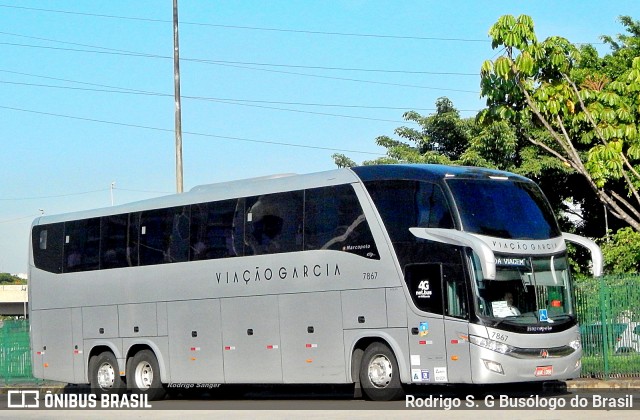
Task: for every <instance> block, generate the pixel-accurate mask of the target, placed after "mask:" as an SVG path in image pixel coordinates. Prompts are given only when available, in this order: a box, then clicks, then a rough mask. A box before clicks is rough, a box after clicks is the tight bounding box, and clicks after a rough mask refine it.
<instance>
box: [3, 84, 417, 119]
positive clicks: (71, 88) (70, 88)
mask: <svg viewBox="0 0 640 420" xmlns="http://www.w3.org/2000/svg"><path fill="white" fill-rule="evenodd" d="M0 83H3V84H10V85H19V86H32V87H44V88H51V89H63V90H80V91H89V92H103V93H119V94H127V95H146V96H160V97H170V96H172V95H169V94H167V93H155V92H127V91H123V90H107V89H95V88H81V87H73V86H53V85H43V84H36V83H24V82H10V81H6V80H0ZM182 98H183V99H192V100H199V101H207V102H216V103H222V104H227V105H237V106H246V107H251V108H260V109H272V110H276V111H286V112H296V113H300V114H311V115H322V116H327V117H337V118H349V119H356V120H366V121H380V122H391V123H397V124H402V123H406V121H399V120H390V119H384V118H373V117H361V116H357V115H344V114H332V113H328V112H317V111H305V110H300V109H290V108H280V107H275V106H267V105H256V104H250V103H243V102H240V101H234V100H232V99H228V100H225V99H217V98H207V97H197V96H188V95H182Z"/></svg>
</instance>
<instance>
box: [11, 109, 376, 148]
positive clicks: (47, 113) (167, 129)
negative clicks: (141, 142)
mask: <svg viewBox="0 0 640 420" xmlns="http://www.w3.org/2000/svg"><path fill="white" fill-rule="evenodd" d="M0 109H7V110H11V111H19V112H26V113H31V114H38V115H47V116H50V117H58V118H68V119H73V120H79V121H88V122H95V123H101V124H109V125H117V126H122V127H131V128H140V129H144V130H152V131H160V132H165V133H173V129H169V128H159V127H150V126H145V125H139V124H129V123H123V122H116V121H106V120H99V119H96V118H85V117H77V116H73V115H64V114H56V113H52V112H44V111H34V110H30V109H23V108H15V107H9V106H2V105H0ZM183 133H184V134H189V135H192V136H200V137H211V138H217V139H223V140H234V141H242V142H248V143H258V144H270V145H274V146H286V147H298V148H302V149H314V150H328V151H332V152H343V153H359V154H364V155H373V156H385V155H384V154H382V153H375V152H364V151H361V150H348V149H336V148H332V147H322V146H310V145H305V144H296V143H287V142H282V141H270V140H255V139H248V138H243V137H234V136H220V135H216V134H208V133H197V132H193V131H183Z"/></svg>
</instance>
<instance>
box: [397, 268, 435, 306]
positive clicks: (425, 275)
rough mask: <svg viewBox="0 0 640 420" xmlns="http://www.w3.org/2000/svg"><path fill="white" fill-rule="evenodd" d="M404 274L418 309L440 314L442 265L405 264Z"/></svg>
mask: <svg viewBox="0 0 640 420" xmlns="http://www.w3.org/2000/svg"><path fill="white" fill-rule="evenodd" d="M404 275H405V279H406V281H407V286H408V287H409V292H410V293H411V298H412V299H413V302H414V303H415V304H416V306H417V307H418V309H420V310H422V311H425V312H431V313H434V314H439V315H442V265H441V264H407V265H406V266H405V273H404Z"/></svg>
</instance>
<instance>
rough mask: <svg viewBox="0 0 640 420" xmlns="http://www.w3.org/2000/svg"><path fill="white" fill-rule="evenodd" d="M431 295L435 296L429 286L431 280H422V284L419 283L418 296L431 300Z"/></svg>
mask: <svg viewBox="0 0 640 420" xmlns="http://www.w3.org/2000/svg"><path fill="white" fill-rule="evenodd" d="M431 294H433V290H431V288H430V286H429V280H421V281H420V283H418V287H417V290H416V296H417V297H418V298H426V299H429V298H430V297H431Z"/></svg>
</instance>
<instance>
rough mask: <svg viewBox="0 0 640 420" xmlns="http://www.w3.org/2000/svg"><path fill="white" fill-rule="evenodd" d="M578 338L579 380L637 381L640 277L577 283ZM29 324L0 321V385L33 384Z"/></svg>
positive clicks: (611, 277)
mask: <svg viewBox="0 0 640 420" xmlns="http://www.w3.org/2000/svg"><path fill="white" fill-rule="evenodd" d="M575 294H576V312H577V314H578V321H579V322H580V330H581V334H582V346H583V350H584V353H583V357H582V376H583V377H586V378H601V379H609V378H623V377H640V275H630V276H622V277H621V276H606V277H602V278H599V279H587V280H582V281H580V282H578V283H577V284H576V287H575ZM33 381H36V379H34V378H33V376H32V370H31V354H30V349H29V322H28V321H26V320H5V321H0V383H2V382H4V384H5V385H7V384H13V383H18V382H33Z"/></svg>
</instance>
